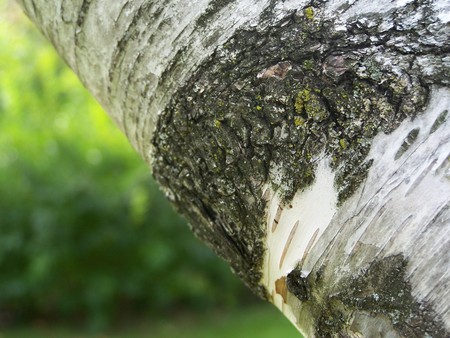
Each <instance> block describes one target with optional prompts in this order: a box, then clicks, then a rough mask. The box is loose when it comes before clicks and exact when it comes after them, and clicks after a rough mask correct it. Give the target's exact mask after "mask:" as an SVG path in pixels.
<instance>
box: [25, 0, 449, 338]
mask: <svg viewBox="0 0 450 338" xmlns="http://www.w3.org/2000/svg"><path fill="white" fill-rule="evenodd" d="M20 3H21V5H22V7H23V9H24V10H25V12H26V13H27V14H28V16H29V17H30V18H31V19H32V20H33V21H34V22H35V23H36V25H37V26H38V27H39V28H40V29H41V31H42V32H43V34H45V36H47V38H48V39H49V40H50V41H52V43H53V44H54V46H55V47H56V49H57V50H58V52H59V53H60V54H61V56H62V57H63V58H64V59H65V60H66V62H67V63H68V64H69V66H70V67H72V69H73V70H74V71H75V72H76V73H77V74H78V76H79V77H80V79H81V80H82V81H83V83H84V84H85V86H86V87H87V88H88V89H89V90H90V91H91V92H92V93H93V95H94V96H95V97H96V98H97V100H98V101H99V102H100V103H101V104H102V105H103V107H104V108H105V110H106V111H107V112H108V113H109V114H110V115H111V116H112V118H113V119H114V120H115V121H116V123H117V124H118V126H119V127H120V128H121V129H122V130H123V131H124V132H125V133H126V135H127V136H128V138H129V140H130V142H131V143H132V144H133V145H134V147H135V148H136V149H137V151H138V152H139V153H140V154H141V155H142V156H143V157H144V159H146V161H147V162H148V163H149V164H150V165H151V167H152V169H153V174H154V176H155V178H156V179H157V180H158V181H159V182H160V183H161V185H162V187H163V189H164V191H165V192H166V194H167V196H168V198H169V199H170V200H171V201H172V202H173V203H174V205H175V206H176V208H177V209H178V210H179V212H180V213H182V214H183V215H184V216H185V217H186V218H187V219H188V220H189V222H190V225H191V227H192V230H193V231H194V232H195V234H196V235H197V236H199V237H200V238H201V239H203V240H204V241H205V242H207V243H208V244H209V245H210V246H211V248H213V249H214V250H215V251H216V252H217V253H218V254H219V255H220V256H221V257H223V258H224V259H226V260H227V261H228V262H229V263H230V265H231V266H232V268H233V270H234V271H235V272H236V273H237V274H238V275H239V276H240V277H241V278H242V280H243V281H244V282H245V283H246V284H247V285H248V286H249V287H250V288H251V289H252V290H253V291H254V292H255V293H257V294H259V295H260V296H262V297H264V298H266V299H268V300H269V301H271V302H273V303H274V304H275V305H276V306H277V307H279V308H280V310H281V311H282V312H283V313H284V314H285V315H286V316H287V317H288V318H289V319H290V320H291V321H292V322H293V323H294V325H296V327H297V328H298V329H299V330H300V331H301V332H302V333H303V334H304V335H305V336H307V337H361V336H363V337H380V336H381V337H430V336H431V337H448V336H450V305H449V304H450V297H449V283H450V274H449V271H450V270H449V262H450V227H449V219H450V210H449V209H450V208H449V205H450V198H449V197H450V156H449V150H450V149H449V141H450V128H449V127H450V125H449V124H450V122H449V121H448V108H449V106H450V88H449V86H450V85H449V82H450V76H449V75H450V54H449V51H450V39H449V37H450V4H449V3H448V2H447V1H446V0H435V1H432V0H429V1H426V0H423V1H422V0H415V1H409V0H404V1H396V2H393V1H380V2H377V1H368V0H355V1H344V0H335V1H314V2H307V1H301V0H286V1H281V0H280V1H269V0H247V1H233V0H199V1H180V0H170V1H146V0H135V1H129V0H117V1H105V0H90V1H89V0H65V1H55V0H20Z"/></svg>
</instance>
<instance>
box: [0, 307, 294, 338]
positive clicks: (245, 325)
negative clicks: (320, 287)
mask: <svg viewBox="0 0 450 338" xmlns="http://www.w3.org/2000/svg"><path fill="white" fill-rule="evenodd" d="M82 337H83V338H84V337H86V338H119V337H120V338H141V337H146V338H147V337H148V338H178V337H179V338H181V337H182V338H212V337H214V338H232V337H245V338H253V337H254V338H278V337H283V338H291V337H292V338H294V337H295V338H299V337H301V336H300V334H299V333H298V332H297V331H296V329H295V328H294V327H293V326H292V325H291V324H290V323H289V322H288V321H287V319H286V318H284V317H283V316H282V314H281V313H279V312H278V310H276V309H275V308H274V307H272V306H269V305H263V306H258V307H252V308H246V309H241V310H237V311H233V312H212V313H208V314H203V315H186V314H185V315H177V316H174V317H171V318H166V319H164V320H162V319H157V320H155V319H152V318H142V319H141V320H140V321H139V322H137V323H129V324H128V325H125V326H121V327H118V328H116V329H114V330H108V331H106V332H100V333H98V332H97V333H89V332H86V331H84V330H81V329H75V328H68V327H51V326H43V325H41V326H36V327H31V328H30V327H28V328H25V327H24V328H16V329H9V330H4V331H1V330H0V338H82Z"/></svg>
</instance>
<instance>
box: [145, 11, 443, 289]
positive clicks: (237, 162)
mask: <svg viewBox="0 0 450 338" xmlns="http://www.w3.org/2000/svg"><path fill="white" fill-rule="evenodd" d="M308 8H309V7H305V8H304V9H301V10H299V11H298V12H295V13H292V14H291V15H289V16H288V17H286V18H283V19H282V20H280V21H279V22H278V23H276V24H273V22H272V21H271V20H272V19H271V18H272V15H271V13H270V8H269V10H267V11H265V12H264V13H263V14H262V16H261V20H262V21H263V22H262V23H261V26H260V28H259V29H251V30H241V31H238V32H236V34H235V36H234V37H233V38H231V39H230V40H229V41H228V42H227V43H226V44H225V45H224V46H221V47H219V48H218V49H217V50H216V52H215V53H214V55H213V56H212V57H211V59H210V60H209V61H207V62H205V63H204V64H203V65H202V66H201V67H200V68H199V69H198V70H197V72H195V74H194V75H193V76H192V77H191V78H190V80H189V81H187V83H186V84H185V86H184V87H183V88H181V89H180V90H179V91H178V92H177V94H176V95H174V96H173V99H172V101H171V103H170V105H169V106H168V107H167V109H166V110H165V111H164V113H163V114H162V115H161V116H160V119H159V124H158V131H157V132H156V133H155V137H154V140H153V144H154V148H155V150H156V152H155V158H154V162H153V168H154V175H155V177H156V178H157V180H158V181H160V182H161V183H162V185H163V186H164V187H166V189H167V190H168V191H170V195H171V196H173V201H174V203H175V204H176V205H177V208H178V209H179V211H180V212H181V213H182V214H184V215H185V216H187V218H188V219H189V221H190V223H191V224H192V226H193V230H194V232H195V233H196V234H197V235H198V236H199V237H200V238H202V239H203V240H205V241H206V242H208V243H210V244H211V246H212V247H213V248H214V250H215V251H216V252H217V253H218V254H219V255H220V256H222V257H224V258H225V259H226V260H227V261H229V262H230V264H231V265H232V267H233V269H234V270H235V271H236V272H237V273H238V275H239V276H241V277H242V278H243V279H244V280H245V281H246V283H247V284H248V285H250V286H251V288H252V289H253V290H255V291H257V292H259V293H260V294H261V295H262V294H263V289H262V288H261V287H260V280H261V272H260V271H261V264H262V259H263V254H264V250H265V248H264V245H265V244H264V238H265V232H266V225H265V223H266V220H265V207H266V205H265V203H266V201H265V200H264V199H263V198H262V196H263V191H262V187H263V185H264V184H265V183H267V182H269V183H270V184H271V185H272V188H273V189H274V190H276V191H277V192H278V193H279V194H280V195H281V196H282V197H283V199H284V200H283V203H284V204H289V203H288V202H289V200H291V199H292V197H293V196H294V195H295V193H296V192H297V191H299V190H302V189H305V188H307V187H309V186H310V185H311V184H312V183H313V182H314V180H315V172H316V166H317V163H318V161H319V160H320V157H321V156H322V155H323V154H325V156H327V157H328V158H330V160H331V166H332V168H333V169H334V170H335V173H336V176H335V177H336V178H335V186H336V189H337V191H338V199H339V203H342V202H343V201H344V200H346V199H347V198H348V197H350V196H351V195H352V194H353V193H354V192H355V191H356V189H358V187H359V186H360V185H361V183H362V182H363V181H364V179H365V177H366V175H367V173H368V169H369V168H370V166H371V164H372V160H371V159H369V158H367V155H368V153H369V150H370V146H371V142H372V140H373V138H374V136H375V135H377V134H378V133H380V132H384V133H390V132H392V131H393V130H395V129H396V128H397V127H398V126H399V124H400V123H401V122H402V121H403V120H404V119H405V118H407V117H414V116H415V115H416V114H418V113H420V111H421V109H422V108H423V107H424V106H425V104H426V103H427V100H428V95H429V85H430V84H431V83H430V82H429V81H428V80H426V79H425V80H424V79H423V77H422V74H421V72H420V71H419V70H418V68H417V67H416V68H415V67H414V65H415V62H416V54H417V53H418V52H419V50H420V51H422V52H427V51H432V50H431V49H429V48H428V47H426V46H425V45H420V44H419V45H417V44H415V45H413V46H415V47H412V49H411V50H410V52H405V51H404V50H399V48H397V46H396V45H395V44H389V43H388V42H389V41H395V40H396V39H398V38H403V37H405V38H406V40H408V39H410V40H411V39H413V38H416V35H415V34H413V33H411V34H412V35H409V32H403V31H398V30H397V29H395V23H396V22H397V21H401V20H402V18H403V19H404V18H405V17H408V16H413V15H415V11H416V10H417V9H416V8H409V7H406V8H405V9H402V10H399V11H398V12H395V13H394V12H393V13H389V15H392V16H393V17H392V18H390V20H393V22H394V26H392V28H391V30H386V31H383V32H380V31H378V28H379V25H380V24H381V23H382V21H383V20H384V19H383V18H382V17H381V16H377V15H376V14H373V15H372V14H371V16H370V17H368V18H367V20H360V21H355V22H349V23H348V24H347V27H346V32H345V34H343V33H342V32H341V31H335V30H334V28H333V27H334V22H333V21H332V19H329V20H328V19H327V20H325V19H324V18H323V17H322V14H321V11H320V8H314V9H312V11H311V10H309V9H308ZM265 20H266V21H265ZM426 20H435V18H433V17H432V16H430V17H429V18H428V17H427V19H426ZM426 20H425V23H424V25H425V26H426ZM261 27H268V28H266V29H264V30H263V29H261ZM419 28H420V27H419ZM369 37H370V38H369ZM408 41H409V40H408ZM414 48H415V49H414ZM380 55H383V56H385V57H386V58H387V59H390V60H391V61H392V62H386V59H382V60H381V61H380V60H379V56H380ZM258 75H259V76H258ZM165 76H166V78H165V79H162V81H170V76H171V72H168V73H166V74H165ZM437 81H438V82H439V81H440V80H439V78H438V80H437ZM202 205H207V206H208V208H209V210H212V211H213V212H212V213H211V212H205V210H204V208H202V207H199V206H202ZM211 215H214V217H212V216H211Z"/></svg>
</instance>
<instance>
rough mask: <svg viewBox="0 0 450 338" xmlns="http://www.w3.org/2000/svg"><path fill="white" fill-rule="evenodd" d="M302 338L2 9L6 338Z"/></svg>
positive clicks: (2, 310) (0, 296)
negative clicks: (206, 241)
mask: <svg viewBox="0 0 450 338" xmlns="http://www.w3.org/2000/svg"><path fill="white" fill-rule="evenodd" d="M90 336H93V337H297V336H298V334H297V332H296V331H295V329H293V328H292V327H291V325H290V324H289V323H288V322H287V320H285V319H284V318H283V317H282V315H281V314H280V313H279V312H278V311H277V310H276V309H275V308H272V307H271V306H270V305H268V304H265V303H263V302H261V301H259V300H258V299H256V298H255V297H254V296H253V295H251V294H250V293H249V291H247V290H246V289H245V288H244V286H243V285H242V284H241V282H240V281H239V280H237V278H236V277H235V276H233V275H232V274H231V272H230V270H229V268H228V266H227V265H226V264H225V263H223V262H222V261H220V260H219V259H218V258H216V257H215V256H214V255H213V254H212V252H211V251H210V250H209V249H207V248H206V247H205V246H204V245H203V244H201V243H200V242H199V241H198V240H197V239H195V238H194V237H193V235H192V234H191V232H190V231H189V229H188V227H187V225H186V224H185V222H184V221H183V220H182V219H180V218H179V217H178V216H177V215H176V214H175V213H174V212H173V210H172V209H171V207H170V206H169V205H168V203H167V201H166V200H165V198H164V196H163V195H162V194H161V192H160V191H159V190H158V187H157V185H156V184H155V182H154V181H153V180H152V178H151V175H150V171H149V169H148V167H147V166H146V165H145V164H144V163H143V162H142V161H141V160H140V158H139V157H138V156H137V154H136V153H135V152H134V150H132V148H131V146H130V145H129V144H128V143H127V141H126V139H125V138H124V136H123V135H122V134H121V133H120V132H119V130H118V129H117V128H116V127H115V126H114V125H113V124H112V122H111V121H110V119H109V118H108V117H107V115H106V114H105V113H104V112H103V111H102V109H101V108H100V107H99V105H98V104H97V103H96V102H95V101H94V100H93V99H92V98H91V97H90V95H89V94H88V93H87V92H86V90H85V89H84V88H83V87H82V85H81V84H80V83H79V81H78V79H77V78H76V77H75V75H73V74H72V72H71V71H70V70H69V69H68V68H67V67H66V66H65V65H64V64H63V63H62V61H61V60H60V59H59V58H58V56H57V55H56V53H55V52H54V50H53V48H52V47H51V46H50V45H49V44H48V43H47V41H45V39H44V38H43V37H42V36H41V35H40V33H39V32H38V31H37V29H36V28H35V27H33V26H32V25H31V23H29V21H28V19H27V18H26V17H25V16H24V15H23V14H22V13H21V11H20V9H19V8H18V6H17V5H16V4H15V3H14V2H13V1H9V0H0V337H90Z"/></svg>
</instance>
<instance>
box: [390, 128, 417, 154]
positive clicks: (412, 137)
mask: <svg viewBox="0 0 450 338" xmlns="http://www.w3.org/2000/svg"><path fill="white" fill-rule="evenodd" d="M419 131H420V128H415V129H413V130H411V131H410V132H409V133H408V135H407V136H406V137H405V139H404V141H403V143H402V144H401V146H400V148H399V149H398V150H397V153H396V154H395V157H394V159H395V160H398V159H399V158H400V157H401V156H402V155H403V154H404V153H405V152H406V151H407V150H408V149H409V147H411V145H412V144H413V143H414V142H415V141H416V139H417V136H419Z"/></svg>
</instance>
